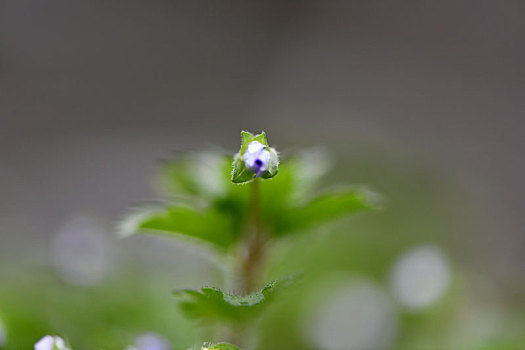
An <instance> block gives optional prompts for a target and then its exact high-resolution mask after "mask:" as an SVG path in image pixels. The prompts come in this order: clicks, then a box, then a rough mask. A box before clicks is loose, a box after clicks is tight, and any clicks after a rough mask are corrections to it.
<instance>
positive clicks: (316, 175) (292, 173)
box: [120, 151, 380, 253]
mask: <svg viewBox="0 0 525 350" xmlns="http://www.w3.org/2000/svg"><path fill="white" fill-rule="evenodd" d="M314 152H315V151H309V152H307V153H306V155H299V156H296V157H291V158H290V159H287V161H286V162H285V163H283V164H281V166H280V169H279V176H276V177H274V178H273V179H272V180H268V181H259V182H260V184H259V185H260V216H261V224H262V225H263V226H264V227H263V228H264V231H265V233H266V234H267V235H268V236H270V237H273V238H279V237H284V236H289V235H294V234H297V233H303V232H308V231H309V230H310V229H312V228H314V227H316V226H318V225H322V224H325V223H328V222H330V221H333V220H335V219H338V218H341V217H344V216H347V215H351V214H355V213H358V212H363V211H369V210H375V209H377V208H379V206H380V198H379V197H378V195H377V194H375V193H374V192H372V191H370V190H368V189H367V188H366V187H363V186H343V187H339V188H337V189H330V190H326V189H319V187H320V186H319V184H320V182H321V179H322V178H323V175H324V174H325V172H326V170H327V168H328V167H327V166H326V165H325V164H323V160H322V158H321V159H319V158H318V157H317V158H316V157H314V156H312V153H314ZM230 159H231V158H230V157H228V156H225V155H221V154H219V153H198V154H193V155H190V156H185V157H182V158H180V159H179V160H177V161H175V162H168V163H165V164H164V166H163V168H162V173H161V176H160V178H161V181H160V183H161V185H162V186H161V188H162V190H163V192H164V193H167V194H168V198H167V199H166V200H165V201H164V202H162V203H158V204H154V205H151V204H150V205H147V206H144V207H142V208H138V209H135V210H134V211H132V212H131V213H130V214H129V215H128V216H127V217H126V218H125V219H124V220H123V221H122V222H121V225H120V231H121V233H123V234H126V235H127V234H133V233H156V234H163V235H169V236H173V237H176V238H181V239H184V240H187V241H191V242H195V243H201V244H205V245H208V246H209V247H212V248H214V249H215V250H216V251H219V252H221V251H222V252H225V253H227V252H229V251H230V250H231V248H232V247H233V246H235V244H236V243H238V242H239V241H240V240H241V239H242V238H243V235H244V234H245V231H246V227H247V225H248V222H249V219H250V200H249V196H250V188H249V186H238V185H236V184H232V183H231V181H230V171H229V169H230V166H231V165H230V164H231V163H230ZM323 167H325V169H324V170H323V169H322V168H323Z"/></svg>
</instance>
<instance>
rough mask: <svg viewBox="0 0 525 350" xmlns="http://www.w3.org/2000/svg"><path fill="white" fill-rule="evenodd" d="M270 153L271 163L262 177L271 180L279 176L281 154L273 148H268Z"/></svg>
mask: <svg viewBox="0 0 525 350" xmlns="http://www.w3.org/2000/svg"><path fill="white" fill-rule="evenodd" d="M268 151H269V152H270V162H269V166H268V171H267V172H266V173H264V174H263V175H262V178H264V179H271V178H272V177H274V176H275V175H277V172H278V171H279V154H278V153H277V151H276V150H275V149H273V148H271V147H268Z"/></svg>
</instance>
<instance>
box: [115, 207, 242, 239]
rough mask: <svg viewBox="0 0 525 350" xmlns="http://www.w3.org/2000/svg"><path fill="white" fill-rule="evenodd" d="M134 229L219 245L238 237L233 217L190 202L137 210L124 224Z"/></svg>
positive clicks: (131, 230)
mask: <svg viewBox="0 0 525 350" xmlns="http://www.w3.org/2000/svg"><path fill="white" fill-rule="evenodd" d="M125 225H129V227H127V228H126V229H125V230H124V231H125V232H124V233H125V234H126V233H127V234H130V233H143V232H147V233H160V234H165V235H175V236H177V237H180V238H186V239H190V240H197V241H203V242H208V243H211V244H213V245H214V246H215V247H219V248H228V247H229V246H230V245H231V244H232V243H233V242H234V241H235V239H236V237H235V236H234V235H233V232H234V230H232V224H231V220H229V219H228V217H226V216H225V215H223V214H222V213H220V212H218V211H217V210H215V209H213V208H206V209H203V210H196V209H194V208H191V207H187V206H172V207H168V208H166V209H161V210H157V211H152V210H150V211H144V212H143V213H141V212H138V213H137V214H135V218H133V217H131V218H130V219H128V221H127V222H126V221H124V222H123V224H122V225H121V226H125Z"/></svg>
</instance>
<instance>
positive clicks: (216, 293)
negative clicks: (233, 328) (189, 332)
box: [174, 282, 280, 324]
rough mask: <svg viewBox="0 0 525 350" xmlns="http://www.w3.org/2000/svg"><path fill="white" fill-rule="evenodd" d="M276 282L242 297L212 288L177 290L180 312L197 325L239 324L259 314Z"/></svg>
mask: <svg viewBox="0 0 525 350" xmlns="http://www.w3.org/2000/svg"><path fill="white" fill-rule="evenodd" d="M279 284H280V282H272V283H269V284H267V285H266V286H265V287H264V288H262V289H260V290H258V291H255V292H253V293H251V294H248V295H245V296H239V295H235V294H230V293H225V292H223V291H221V290H220V289H217V288H214V287H204V288H201V289H200V290H198V291H197V290H188V289H185V290H179V291H175V292H174V295H175V296H177V297H180V298H181V299H182V301H181V302H180V303H179V307H180V309H181V312H182V313H183V314H184V315H185V316H186V317H187V318H189V319H192V320H195V321H201V322H218V323H220V322H228V323H234V324H241V323H243V322H247V321H248V320H251V319H252V318H253V317H255V316H256V315H257V314H258V313H260V312H261V311H262V307H263V306H264V304H265V303H266V302H267V301H268V299H269V298H270V296H271V295H272V294H273V293H274V292H275V288H276V287H277V286H278V285H279Z"/></svg>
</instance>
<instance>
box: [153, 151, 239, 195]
mask: <svg viewBox="0 0 525 350" xmlns="http://www.w3.org/2000/svg"><path fill="white" fill-rule="evenodd" d="M225 160H227V162H228V164H230V161H229V158H227V157H225V156H223V155H221V154H219V153H218V152H214V151H207V152H194V153H192V154H190V155H189V156H184V157H181V158H179V159H177V160H176V161H171V162H166V163H164V164H163V165H162V167H161V171H160V174H159V180H160V181H159V183H160V186H161V187H160V190H161V191H163V192H167V193H168V194H172V195H175V196H181V195H182V196H196V197H200V198H201V199H213V198H216V197H221V196H223V195H224V192H225V190H226V189H225V186H226V185H227V183H226V182H225V181H223V178H224V175H223V173H222V172H223V163H224V161H225ZM228 166H229V165H228ZM226 175H227V177H229V173H228V171H227V174H226ZM228 182H229V178H228ZM163 194H165V193H163Z"/></svg>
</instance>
